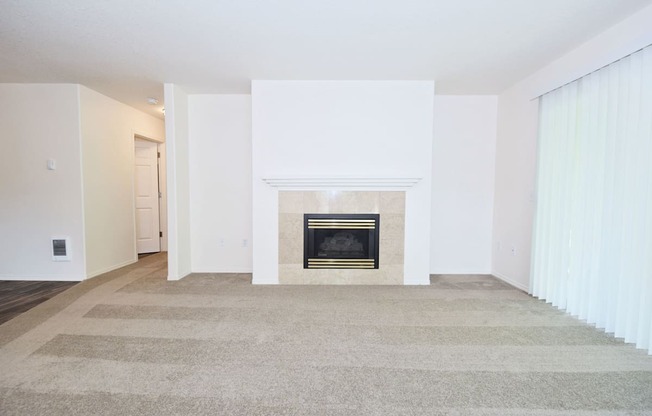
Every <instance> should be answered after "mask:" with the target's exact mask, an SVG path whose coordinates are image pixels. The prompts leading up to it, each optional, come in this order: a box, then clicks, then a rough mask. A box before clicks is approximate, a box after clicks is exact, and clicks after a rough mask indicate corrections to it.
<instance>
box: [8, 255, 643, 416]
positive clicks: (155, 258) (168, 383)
mask: <svg viewBox="0 0 652 416" xmlns="http://www.w3.org/2000/svg"><path fill="white" fill-rule="evenodd" d="M165 267H166V262H165V255H164V254H156V255H152V256H148V257H145V258H143V259H141V260H140V261H139V262H138V263H137V264H136V265H132V266H128V267H125V268H123V269H120V270H117V271H114V272H111V273H108V274H106V275H103V276H100V277H97V278H94V279H91V280H89V281H86V282H83V283H81V284H79V285H76V286H74V287H73V288H71V289H69V290H68V291H66V292H64V293H62V294H60V295H58V296H56V297H55V298H53V299H51V300H49V301H47V302H45V303H43V304H41V305H39V306H37V307H36V308H34V309H32V310H30V311H29V312H27V313H25V314H23V315H21V316H19V317H17V318H14V319H13V320H11V321H9V322H7V323H6V324H4V325H2V326H0V414H1V415H121V416H126V415H171V414H174V415H193V414H213V415H495V416H498V415H579V416H583V415H652V357H651V356H648V355H647V354H646V353H645V352H644V351H640V350H636V349H635V348H634V347H633V346H631V345H626V344H624V343H623V342H622V341H620V340H616V339H613V338H611V337H609V336H608V335H605V334H603V333H601V332H600V331H598V330H595V329H593V328H591V327H589V326H587V325H585V324H583V323H582V322H580V321H577V320H575V319H574V318H572V317H569V316H566V315H565V314H564V313H562V312H560V311H557V310H556V309H554V308H552V307H550V306H549V305H546V304H545V303H543V302H541V301H538V300H535V299H533V298H531V297H529V296H527V295H526V294H524V293H523V292H521V291H519V290H516V289H514V288H512V287H511V286H508V285H506V284H505V283H502V282H500V281H499V280H496V279H494V278H491V277H488V276H484V277H483V276H433V277H432V279H431V280H432V284H431V286H429V287H398V286H252V285H251V284H250V276H249V275H238V274H228V275H193V276H190V277H188V278H186V279H183V280H181V281H179V282H167V281H166V280H165V275H166V272H165Z"/></svg>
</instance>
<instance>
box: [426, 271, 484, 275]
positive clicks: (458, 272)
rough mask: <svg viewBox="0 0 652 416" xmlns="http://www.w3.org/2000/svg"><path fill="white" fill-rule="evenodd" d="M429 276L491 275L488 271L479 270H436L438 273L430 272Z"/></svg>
mask: <svg viewBox="0 0 652 416" xmlns="http://www.w3.org/2000/svg"><path fill="white" fill-rule="evenodd" d="M430 274H431V275H433V274H484V275H487V274H491V272H490V271H488V270H480V271H478V270H444V271H441V270H438V271H434V272H430Z"/></svg>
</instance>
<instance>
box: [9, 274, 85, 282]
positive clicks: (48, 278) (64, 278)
mask: <svg viewBox="0 0 652 416" xmlns="http://www.w3.org/2000/svg"><path fill="white" fill-rule="evenodd" d="M0 280H13V281H16V280H31V281H38V282H81V281H82V280H84V278H83V277H82V276H70V275H56V274H36V275H35V274H30V275H17V274H0Z"/></svg>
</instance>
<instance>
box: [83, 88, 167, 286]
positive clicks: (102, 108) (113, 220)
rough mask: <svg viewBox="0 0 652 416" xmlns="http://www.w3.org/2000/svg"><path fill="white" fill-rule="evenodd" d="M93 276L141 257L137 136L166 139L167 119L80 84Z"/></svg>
mask: <svg viewBox="0 0 652 416" xmlns="http://www.w3.org/2000/svg"><path fill="white" fill-rule="evenodd" d="M80 116H81V138H82V139H81V143H82V145H81V147H82V172H83V192H84V224H85V241H86V273H87V277H93V276H97V275H99V274H101V273H105V272H107V271H109V270H113V269H116V268H118V267H120V266H124V265H126V264H129V263H132V262H135V261H136V260H138V256H137V253H136V245H135V244H136V238H135V214H134V206H135V205H134V191H133V189H134V188H133V181H134V135H135V134H138V135H141V136H144V137H148V138H150V139H155V140H157V141H159V142H161V141H163V140H164V137H165V132H164V124H163V121H162V120H160V119H158V118H155V117H152V116H150V115H148V114H145V113H143V112H141V111H138V110H136V109H134V108H132V107H129V106H127V105H125V104H122V103H120V102H118V101H115V100H113V99H111V98H109V97H106V96H104V95H102V94H100V93H98V92H95V91H93V90H91V89H88V88H86V87H83V86H82V87H80Z"/></svg>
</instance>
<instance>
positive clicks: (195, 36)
mask: <svg viewBox="0 0 652 416" xmlns="http://www.w3.org/2000/svg"><path fill="white" fill-rule="evenodd" d="M651 3H652V0H545V1H534V0H456V1H455V0H400V1H399V0H312V1H310V0H139V1H134V0H111V1H109V0H102V1H100V0H83V1H82V0H0V57H1V58H0V82H54V83H59V82H67V83H80V84H84V85H86V86H88V87H90V88H92V89H94V90H96V91H99V92H101V93H103V94H105V95H108V96H110V97H113V98H115V99H117V100H119V101H122V102H124V103H126V104H128V105H131V106H133V107H136V108H138V109H141V110H143V111H147V112H149V113H150V114H154V115H157V116H159V117H160V116H161V113H160V108H161V106H162V101H163V83H164V82H172V83H176V84H179V85H180V86H181V87H182V88H183V89H184V90H186V91H187V92H188V93H225V94H231V93H233V94H241V93H249V91H250V81H251V80H252V79H303V80H305V79H320V80H321V79H324V80H326V79H329V80H330V79H349V80H360V79H370V80H397V79H401V80H413V79H419V80H424V79H427V80H433V79H434V80H435V81H436V83H437V90H438V93H442V94H496V93H499V92H500V91H502V90H504V89H505V88H506V87H508V86H510V85H512V84H513V83H515V82H517V81H519V80H520V79H523V78H524V77H526V76H527V75H529V74H530V73H532V72H533V71H535V70H536V69H538V68H540V67H542V66H543V65H545V64H546V63H548V62H550V61H551V60H553V59H555V58H557V57H559V56H561V55H563V54H564V53H565V52H567V51H569V50H571V49H573V48H574V47H576V46H578V45H579V44H581V43H583V42H585V41H587V40H588V39H590V38H591V37H593V36H595V35H596V34H598V33H600V32H602V31H603V30H605V29H606V28H608V27H610V26H612V25H614V24H615V23H617V22H618V21H620V20H622V19H624V18H625V17H627V16H629V15H631V14H633V13H634V12H636V11H638V10H640V9H641V8H643V7H645V6H647V5H649V4H651ZM147 97H154V98H157V99H159V100H160V103H159V105H157V106H151V105H149V104H147V101H146V99H147Z"/></svg>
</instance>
